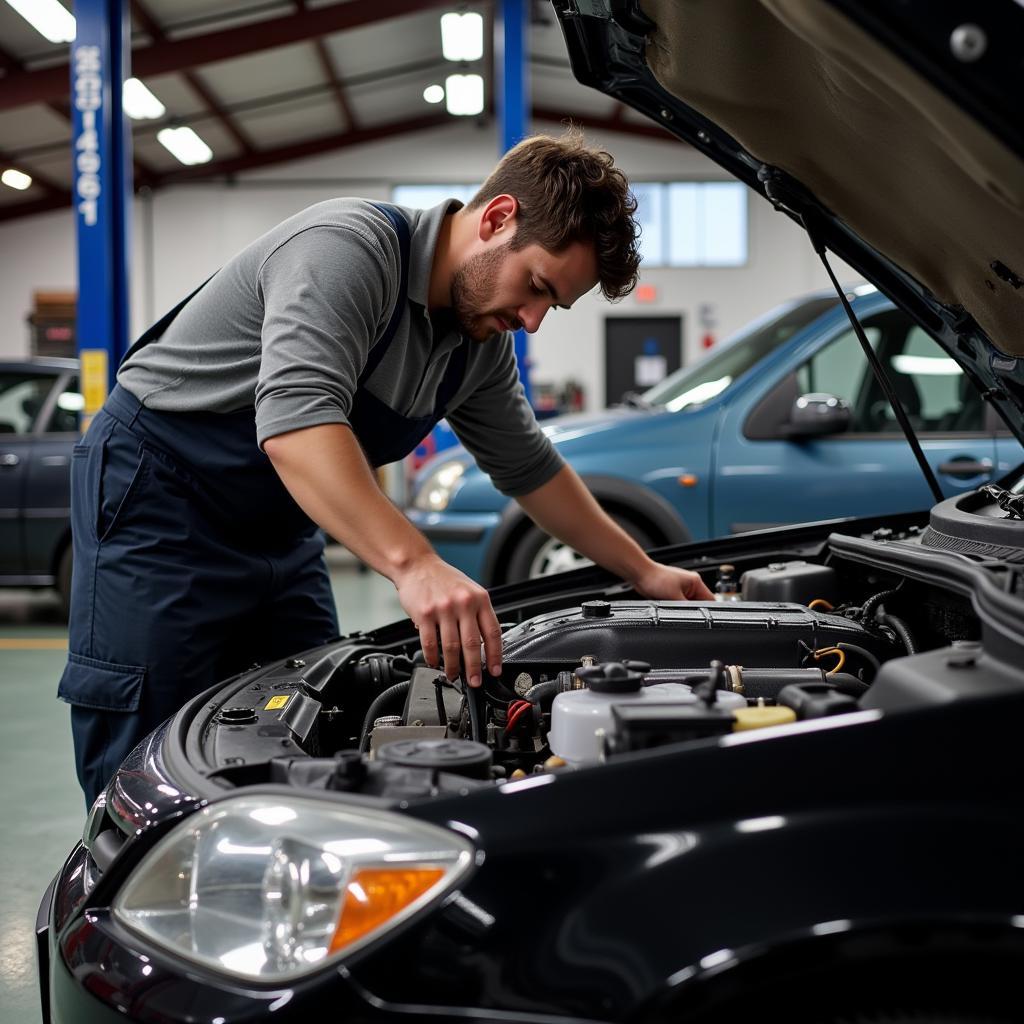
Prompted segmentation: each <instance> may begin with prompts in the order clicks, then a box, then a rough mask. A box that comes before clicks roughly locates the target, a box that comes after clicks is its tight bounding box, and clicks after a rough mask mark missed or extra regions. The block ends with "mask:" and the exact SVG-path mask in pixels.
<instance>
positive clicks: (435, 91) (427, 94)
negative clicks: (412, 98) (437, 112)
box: [423, 85, 444, 103]
mask: <svg viewBox="0 0 1024 1024" xmlns="http://www.w3.org/2000/svg"><path fill="white" fill-rule="evenodd" d="M423 98H424V99H425V100H426V101H427V102H428V103H440V102H441V100H443V99H444V87H443V86H440V85H428V86H427V87H426V89H424V90H423Z"/></svg>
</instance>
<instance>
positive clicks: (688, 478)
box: [679, 473, 699, 487]
mask: <svg viewBox="0 0 1024 1024" xmlns="http://www.w3.org/2000/svg"><path fill="white" fill-rule="evenodd" d="M698 479H699V477H698V476H697V474H696V473H684V474H683V475H682V476H681V477H680V478H679V483H680V485H681V486H683V487H696V486H697V481H698Z"/></svg>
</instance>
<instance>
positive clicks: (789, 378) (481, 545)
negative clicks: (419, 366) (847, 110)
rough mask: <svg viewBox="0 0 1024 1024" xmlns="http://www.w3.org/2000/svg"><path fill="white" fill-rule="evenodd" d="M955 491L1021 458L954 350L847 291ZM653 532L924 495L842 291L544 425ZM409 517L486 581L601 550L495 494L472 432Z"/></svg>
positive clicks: (553, 567)
mask: <svg viewBox="0 0 1024 1024" xmlns="http://www.w3.org/2000/svg"><path fill="white" fill-rule="evenodd" d="M849 297H850V300H851V303H852V306H853V309H854V312H855V313H856V314H857V316H858V317H859V318H860V320H861V322H862V323H863V325H864V329H865V332H866V334H867V337H868V339H869V341H870V342H871V344H872V346H873V347H874V350H875V352H876V354H877V355H878V357H879V359H880V360H881V362H882V365H883V366H884V368H885V369H886V371H887V372H888V374H889V376H890V378H891V380H892V381H893V385H894V387H895V388H896V391H897V394H898V396H899V398H900V399H901V400H902V402H903V405H904V407H905V409H906V411H907V413H908V415H909V417H910V420H911V423H912V424H913V426H914V429H915V431H916V432H917V434H918V436H919V438H920V440H921V444H922V447H923V448H924V451H925V454H926V456H927V458H928V460H929V462H930V463H931V465H932V467H933V469H934V471H935V473H936V475H937V477H938V479H939V482H940V484H941V486H942V488H943V491H944V492H945V494H946V495H947V496H951V495H953V494H957V493H959V492H961V491H967V490H970V489H972V488H975V487H978V486H980V485H981V484H983V483H986V482H988V481H990V480H992V479H995V478H996V477H998V476H1001V475H1002V474H1003V473H1004V472H1006V471H1008V470H1009V469H1011V468H1012V467H1014V466H1016V465H1017V464H1019V463H1020V462H1021V460H1022V458H1024V452H1022V449H1021V446H1020V444H1019V443H1018V442H1017V441H1016V440H1015V439H1014V438H1013V437H1012V435H1011V434H1010V432H1009V431H1008V430H1007V429H1005V426H1004V425H1003V424H1002V421H1000V420H999V419H998V417H997V416H996V414H995V413H994V412H993V411H992V410H991V408H989V407H988V406H987V405H986V404H985V403H984V402H983V401H982V399H981V398H980V397H979V395H978V392H977V390H976V389H974V388H972V387H970V384H969V381H968V380H967V379H966V377H965V376H964V374H963V371H962V370H961V369H960V367H959V366H958V365H957V363H956V362H955V361H954V360H952V359H951V358H949V356H947V355H946V354H945V353H944V352H943V351H942V349H941V348H939V346H938V345H937V344H936V343H935V342H934V341H933V340H932V339H931V337H929V335H927V334H926V333H925V332H924V331H923V330H922V329H921V328H920V327H918V326H917V325H916V324H915V323H914V322H913V321H912V320H911V319H910V317H909V316H908V315H907V314H906V313H904V312H902V311H901V310H899V309H897V308H896V307H894V306H893V304H892V303H891V302H889V300H888V299H886V298H885V297H884V296H883V295H881V294H880V293H878V292H877V291H876V290H875V289H874V288H873V287H870V286H864V287H860V288H857V289H854V291H853V292H851V293H850V296H849ZM544 429H545V430H546V432H547V433H548V436H549V437H550V438H551V440H552V441H553V442H554V443H555V445H556V446H557V448H558V450H559V451H560V452H561V454H562V456H563V457H564V458H565V459H566V461H567V462H569V463H570V464H571V465H572V466H573V468H574V469H575V470H576V472H577V473H579V474H580V476H581V477H582V478H583V479H584V480H585V481H586V483H587V485H588V486H589V487H590V489H591V491H592V492H593V493H594V495H595V496H596V497H597V499H598V500H599V501H600V502H601V504H602V506H603V507H604V508H605V509H606V510H607V511H608V512H609V513H610V514H611V515H612V517H613V518H614V519H615V520H616V521H617V522H619V523H620V524H621V525H622V526H623V527H624V528H625V529H626V530H627V531H628V532H629V533H630V534H632V535H633V536H634V537H635V538H636V539H637V540H638V541H639V542H640V543H641V544H642V545H643V546H644V547H654V546H660V545H662V544H671V543H678V542H683V541H690V540H703V539H706V538H709V537H719V536H723V535H727V534H732V533H741V532H746V531H749V530H756V529H761V528H765V527H770V526H781V525H784V524H789V523H802V522H808V521H811V520H817V519H832V518H840V517H845V516H863V515H871V514H875V513H878V514H886V513H891V512H902V511H906V510H908V509H912V508H915V507H918V506H920V505H921V504H922V503H923V502H925V501H928V500H929V494H928V491H927V488H926V486H925V483H924V480H923V478H922V476H921V472H920V470H919V469H918V467H917V466H916V464H915V462H914V456H913V454H912V452H911V450H910V448H909V446H908V445H907V443H906V440H905V439H904V437H903V434H902V433H901V432H900V428H899V424H898V423H897V422H896V419H895V417H894V415H893V412H892V409H891V408H890V406H889V403H888V402H887V401H886V398H885V396H884V394H883V393H882V391H881V389H880V387H879V385H878V383H877V381H876V380H875V378H874V376H873V375H872V373H871V370H870V367H869V366H868V362H867V359H866V358H865V356H864V353H863V350H862V349H861V347H860V344H859V342H858V341H857V338H856V337H855V335H854V333H853V331H852V330H851V328H850V322H849V320H848V319H847V317H846V314H845V313H844V312H843V310H842V308H841V306H840V304H839V301H838V299H837V297H836V295H835V293H831V294H826V293H824V292H822V293H818V294H814V295H810V296H806V297H804V298H801V299H798V300H794V301H791V302H788V303H786V304H784V305H782V306H779V307H777V308H775V309H773V310H771V311H770V312H769V313H767V314H765V315H764V316H762V317H760V318H759V319H757V320H755V321H754V322H753V323H751V324H749V325H748V326H747V327H745V328H744V329H742V330H741V331H740V332H739V333H738V334H736V335H735V336H734V337H733V338H731V339H730V340H728V341H727V342H724V343H723V344H722V345H721V346H720V347H719V348H718V349H716V350H715V351H714V352H712V353H711V354H709V355H708V356H707V357H706V358H705V359H703V360H701V361H700V362H698V363H696V364H694V365H692V366H687V367H683V368H682V369H681V370H679V371H677V372H676V373H674V374H672V375H671V376H670V377H668V378H666V379H665V380H664V381H662V382H661V383H660V384H658V385H656V386H655V387H653V388H651V389H650V390H649V391H647V392H645V393H644V394H642V395H640V396H637V397H635V398H632V399H631V400H630V402H629V403H628V404H627V405H625V406H622V407H617V408H613V409H607V410H603V411H601V412H597V413H585V414H576V415H571V416H563V417H560V418H557V419H554V420H551V421H549V422H548V423H546V424H545V425H544ZM406 515H407V516H408V517H409V518H410V519H411V520H412V522H413V523H415V525H416V526H418V527H419V528H420V529H421V530H422V531H423V533H424V534H426V536H427V537H428V538H429V539H430V541H431V542H432V543H433V545H434V546H435V548H436V549H437V551H438V553H439V554H440V555H441V557H442V558H444V559H445V560H446V561H448V562H449V563H451V564H452V565H454V566H457V567H458V568H459V569H461V570H462V571H463V572H465V573H467V574H468V575H469V576H471V577H473V578H474V579H476V580H478V581H480V582H481V583H483V584H485V585H488V586H491V585H495V584H498V583H506V582H511V581H513V580H519V579H524V578H529V577H535V576H543V575H548V574H550V573H555V572H561V571H563V570H567V569H573V568H577V567H579V566H581V565H585V564H588V563H587V562H586V561H585V560H584V559H583V558H582V557H581V556H580V555H578V554H577V553H576V552H574V551H572V550H571V549H570V548H568V547H566V545H564V544H561V543H560V542H559V541H557V540H554V539H553V538H551V537H550V536H548V535H547V534H545V533H544V532H543V531H541V530H540V529H538V528H537V527H536V526H534V525H533V523H532V522H531V521H530V520H529V519H528V518H527V516H526V515H525V513H524V512H523V511H522V510H521V509H520V508H519V506H518V504H517V503H516V502H515V501H513V500H511V499H509V498H506V497H505V496H504V495H502V494H500V493H499V492H498V491H497V490H495V488H494V487H493V486H492V485H491V482H490V480H489V479H488V478H487V476H486V475H485V474H484V473H482V472H481V471H480V470H479V469H477V468H476V467H475V465H474V464H473V460H472V458H471V457H470V455H469V454H468V453H467V452H466V451H465V449H463V448H461V447H456V448H452V449H449V450H448V451H445V452H443V453H441V454H439V455H438V456H437V457H436V458H434V459H432V460H431V461H430V462H429V463H427V464H426V465H425V466H424V467H423V469H422V470H421V471H420V473H419V474H418V475H417V477H416V478H415V481H414V489H413V492H412V496H411V507H409V508H408V509H406Z"/></svg>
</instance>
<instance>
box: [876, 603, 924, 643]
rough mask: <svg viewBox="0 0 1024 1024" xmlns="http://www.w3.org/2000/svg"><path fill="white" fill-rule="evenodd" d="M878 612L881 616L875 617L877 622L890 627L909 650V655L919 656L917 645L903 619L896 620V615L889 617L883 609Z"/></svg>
mask: <svg viewBox="0 0 1024 1024" xmlns="http://www.w3.org/2000/svg"><path fill="white" fill-rule="evenodd" d="M878 611H879V614H878V615H877V616H876V617H875V621H876V622H880V623H881V624H882V625H883V626H888V627H889V628H890V629H891V630H892V631H893V632H894V633H895V634H896V635H897V636H898V637H899V638H900V640H901V641H902V643H903V646H904V647H905V648H906V649H907V654H917V643H916V642H915V641H914V635H913V634H912V633H911V632H910V628H909V627H908V626H907V624H906V623H905V622H904V621H903V620H902V619H898V618H896V616H895V615H887V614H886V613H885V612H884V611H883V610H882V609H881V608H879V610H878Z"/></svg>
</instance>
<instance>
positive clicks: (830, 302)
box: [641, 298, 837, 412]
mask: <svg viewBox="0 0 1024 1024" xmlns="http://www.w3.org/2000/svg"><path fill="white" fill-rule="evenodd" d="M835 305H837V301H836V299H834V298H821V299H810V300H808V301H807V302H803V303H801V304H800V305H799V306H797V307H796V308H794V309H789V310H787V311H786V312H785V313H783V314H782V315H781V316H776V317H772V318H771V319H768V320H763V319H762V320H756V321H755V322H754V323H753V324H751V325H750V326H749V329H747V330H745V331H744V332H741V333H740V334H738V335H734V336H733V337H732V338H731V339H729V340H728V341H725V342H723V343H722V347H721V348H720V349H719V350H718V351H716V352H712V353H711V355H709V356H708V357H707V358H706V359H702V360H701V361H700V362H699V363H696V364H695V365H693V366H684V367H683V368H682V369H680V370H677V371H676V372H675V373H673V374H670V375H669V376H668V377H666V378H665V379H664V380H663V381H662V382H661V383H660V384H655V386H654V387H653V388H651V389H650V390H649V391H645V392H644V394H643V395H642V396H641V398H642V401H643V402H645V403H646V404H648V405H663V406H665V408H667V409H668V410H670V411H671V412H677V411H678V410H680V409H686V408H689V407H691V406H694V405H700V404H702V403H704V402H709V401H711V399H712V398H714V397H715V396H716V395H719V394H721V393H722V392H723V391H725V389H726V388H727V387H729V386H730V385H731V384H732V383H733V381H735V380H738V379H739V378H740V377H741V376H742V375H743V374H744V373H746V372H747V370H749V369H750V368H751V367H753V366H755V365H756V364H757V363H759V362H760V361H761V360H762V359H764V358H765V356H767V355H770V354H771V353H772V352H774V351H775V349H777V348H778V347H779V346H780V345H781V344H783V343H784V342H786V341H788V340H789V339H790V338H791V337H793V335H794V334H796V333H797V332H798V331H802V330H803V329H804V328H805V327H807V326H808V325H809V324H811V323H813V322H814V321H815V320H817V319H818V318H819V317H820V316H822V315H823V314H824V313H826V312H828V310H830V309H832V308H833V307H834V306H835Z"/></svg>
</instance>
